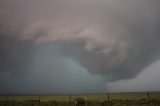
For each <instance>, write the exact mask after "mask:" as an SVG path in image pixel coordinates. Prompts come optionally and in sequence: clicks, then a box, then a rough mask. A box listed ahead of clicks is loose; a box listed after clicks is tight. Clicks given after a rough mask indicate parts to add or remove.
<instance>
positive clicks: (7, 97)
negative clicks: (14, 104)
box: [6, 95, 8, 106]
mask: <svg viewBox="0 0 160 106" xmlns="http://www.w3.org/2000/svg"><path fill="white" fill-rule="evenodd" d="M7 105H8V96H7V95H6V106H7Z"/></svg>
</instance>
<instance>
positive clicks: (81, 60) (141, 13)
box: [0, 0, 160, 94]
mask: <svg viewBox="0 0 160 106" xmlns="http://www.w3.org/2000/svg"><path fill="white" fill-rule="evenodd" d="M159 13H160V1H159V0H134V1H133V0H132V1H131V0H45V1H44V0H12V1H11V0H0V85H1V86H0V94H7V93H103V92H108V91H112V92H128V91H132V92H134V91H159V90H160V85H159V83H158V82H159V80H160V78H158V76H159V75H160V71H159V68H160V62H159V61H160V47H159V46H160V30H159V28H160V14H159Z"/></svg>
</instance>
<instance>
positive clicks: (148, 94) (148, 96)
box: [147, 92, 150, 100]
mask: <svg viewBox="0 0 160 106" xmlns="http://www.w3.org/2000/svg"><path fill="white" fill-rule="evenodd" d="M147 98H148V100H150V93H149V92H147Z"/></svg>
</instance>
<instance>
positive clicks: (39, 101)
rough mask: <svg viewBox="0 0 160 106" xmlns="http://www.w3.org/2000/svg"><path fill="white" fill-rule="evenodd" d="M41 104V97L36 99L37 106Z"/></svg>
mask: <svg viewBox="0 0 160 106" xmlns="http://www.w3.org/2000/svg"><path fill="white" fill-rule="evenodd" d="M40 103H41V95H40V96H39V97H38V106H39V105H40Z"/></svg>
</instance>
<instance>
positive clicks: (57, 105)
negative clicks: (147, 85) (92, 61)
mask: <svg viewBox="0 0 160 106" xmlns="http://www.w3.org/2000/svg"><path fill="white" fill-rule="evenodd" d="M75 101H76V104H77V105H76V106H148V105H150V106H160V92H151V93H145V92H142V93H110V94H88V95H72V96H71V95H66V96H60V95H59V96H49V95H43V96H42V95H41V96H0V106H75ZM79 104H80V105H79Z"/></svg>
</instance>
